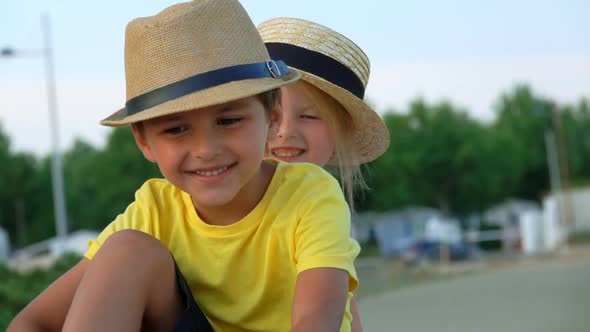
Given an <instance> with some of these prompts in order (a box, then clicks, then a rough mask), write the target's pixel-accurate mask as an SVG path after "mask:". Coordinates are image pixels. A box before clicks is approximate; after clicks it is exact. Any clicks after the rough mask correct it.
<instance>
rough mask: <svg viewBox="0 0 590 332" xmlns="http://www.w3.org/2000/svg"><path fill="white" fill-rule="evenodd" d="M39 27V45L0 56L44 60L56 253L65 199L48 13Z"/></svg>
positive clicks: (9, 50) (60, 240) (61, 234)
mask: <svg viewBox="0 0 590 332" xmlns="http://www.w3.org/2000/svg"><path fill="white" fill-rule="evenodd" d="M41 27H42V29H43V44H44V45H43V48H42V49H40V50H31V52H26V51H23V52H21V51H19V50H17V49H14V48H9V47H6V48H4V49H2V50H1V51H0V56H4V57H15V56H21V55H22V56H26V55H41V56H42V57H43V58H44V60H45V77H46V84H47V102H48V103H47V108H48V111H49V129H50V133H51V179H52V185H53V207H54V217H55V231H56V233H57V240H58V246H57V248H56V250H57V251H58V254H61V253H62V251H63V243H64V241H65V238H66V235H67V232H68V227H67V225H68V223H67V215H66V202H65V198H64V180H63V169H62V158H61V153H60V145H59V123H58V120H57V93H56V88H55V70H54V62H53V48H52V46H51V30H50V24H49V17H48V16H47V15H43V16H42V17H41Z"/></svg>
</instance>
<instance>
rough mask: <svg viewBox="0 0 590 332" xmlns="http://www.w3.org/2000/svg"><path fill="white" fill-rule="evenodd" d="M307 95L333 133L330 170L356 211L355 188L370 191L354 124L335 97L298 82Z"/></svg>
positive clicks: (303, 82)
mask: <svg viewBox="0 0 590 332" xmlns="http://www.w3.org/2000/svg"><path fill="white" fill-rule="evenodd" d="M295 84H301V85H302V86H303V88H304V90H305V92H306V93H307V94H308V95H309V96H310V97H311V99H312V100H313V102H314V103H315V106H316V107H317V108H318V110H319V111H320V115H321V117H322V119H323V120H324V121H325V123H326V124H327V125H328V129H329V130H330V133H331V134H332V139H333V141H334V155H333V156H332V158H331V160H330V161H329V163H328V168H331V169H334V170H335V171H336V172H337V173H338V176H339V177H340V182H341V185H342V191H343V192H344V195H345V196H346V200H347V201H348V204H349V206H350V209H351V211H354V189H355V187H358V188H359V189H367V188H368V187H367V184H366V182H365V179H364V178H363V174H362V171H361V165H360V163H359V162H358V161H357V160H356V155H357V153H356V151H354V144H353V142H352V137H353V136H352V135H351V133H352V132H353V130H354V129H355V128H354V123H353V121H352V118H351V116H350V114H348V112H347V111H346V110H345V109H344V107H342V105H340V103H338V102H337V101H336V100H335V99H334V98H332V97H330V96H329V95H328V94H326V93H325V92H323V91H321V90H320V89H318V88H316V87H315V86H313V85H312V84H309V83H307V82H305V81H299V82H297V83H295Z"/></svg>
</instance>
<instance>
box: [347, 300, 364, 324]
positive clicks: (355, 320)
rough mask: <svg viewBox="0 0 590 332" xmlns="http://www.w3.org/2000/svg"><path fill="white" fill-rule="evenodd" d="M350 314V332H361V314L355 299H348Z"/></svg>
mask: <svg viewBox="0 0 590 332" xmlns="http://www.w3.org/2000/svg"><path fill="white" fill-rule="evenodd" d="M350 313H351V314H352V329H351V332H363V324H362V322H361V313H360V312H359V307H358V304H357V303H356V297H355V296H353V297H352V298H351V299H350Z"/></svg>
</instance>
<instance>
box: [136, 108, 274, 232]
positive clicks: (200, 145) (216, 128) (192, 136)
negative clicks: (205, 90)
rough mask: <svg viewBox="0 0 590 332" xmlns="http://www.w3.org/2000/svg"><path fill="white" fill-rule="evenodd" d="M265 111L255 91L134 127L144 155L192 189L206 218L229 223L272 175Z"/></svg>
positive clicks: (254, 200)
mask: <svg viewBox="0 0 590 332" xmlns="http://www.w3.org/2000/svg"><path fill="white" fill-rule="evenodd" d="M266 114H267V113H266V110H265V109H264V106H263V105H262V103H261V102H260V100H259V99H258V98H257V97H248V98H244V99H239V100H236V101H233V102H229V103H225V104H221V105H216V106H211V107H206V108H203V109H197V110H193V111H187V112H183V113H176V114H173V115H168V116H162V117H159V118H156V119H152V120H147V121H144V122H142V124H141V125H140V126H133V133H134V136H135V139H136V141H137V144H138V146H139V147H140V149H141V150H142V152H143V154H144V156H145V157H146V158H147V159H148V160H150V161H153V162H156V163H157V164H158V167H159V168H160V171H161V172H162V174H163V175H164V176H165V177H166V179H168V181H170V182H171V183H172V184H174V185H175V186H177V187H178V188H180V189H182V190H183V191H185V192H187V193H189V194H190V195H191V197H192V200H193V204H194V206H195V208H196V210H197V212H198V213H199V216H200V217H201V218H202V219H203V220H204V221H205V222H208V223H212V224H228V223H232V222H236V221H238V220H240V219H241V218H242V217H244V216H245V215H246V214H247V212H249V210H250V209H251V208H253V207H254V206H255V205H256V203H258V201H259V200H260V198H261V197H262V195H263V194H264V192H265V190H266V186H265V185H264V184H267V183H268V182H270V177H272V174H270V177H269V173H268V172H263V171H262V167H261V161H262V159H263V157H264V148H265V142H266V138H267V132H268V128H269V119H268V116H267V115H266ZM228 207H231V208H228ZM228 211H231V212H233V211H238V212H234V213H233V214H231V212H228Z"/></svg>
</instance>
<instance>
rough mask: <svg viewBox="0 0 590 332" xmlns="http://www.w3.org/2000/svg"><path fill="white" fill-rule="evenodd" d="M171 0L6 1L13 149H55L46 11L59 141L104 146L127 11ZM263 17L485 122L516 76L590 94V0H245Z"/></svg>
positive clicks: (6, 98) (118, 99)
mask: <svg viewBox="0 0 590 332" xmlns="http://www.w3.org/2000/svg"><path fill="white" fill-rule="evenodd" d="M176 2H177V1H166V0H149V1H146V0H142V1H140V0H123V1H113V0H102V1H73V0H45V1H42V0H36V1H35V0H18V1H16V0H2V2H0V48H2V47H6V46H9V47H12V48H14V49H17V50H20V51H21V52H22V54H23V56H20V57H13V58H0V124H1V126H2V131H3V132H5V133H7V134H8V135H9V137H10V139H11V142H12V148H13V150H14V151H20V152H31V153H35V154H37V155H45V154H47V153H49V151H50V149H51V144H50V142H51V140H50V130H49V125H48V123H49V120H48V108H47V105H48V103H47V92H46V80H45V66H44V61H43V60H44V59H43V57H42V56H39V54H38V53H35V51H36V50H37V51H38V50H39V49H40V48H42V47H43V29H42V27H41V23H40V17H41V15H43V14H45V15H48V17H49V20H50V35H51V38H52V46H53V49H54V57H55V73H56V80H57V86H56V87H57V105H58V108H57V111H58V123H59V140H60V142H59V147H60V149H61V150H67V149H69V148H71V145H72V143H73V141H74V139H75V138H76V137H79V138H82V139H84V140H85V141H88V142H90V143H91V144H94V145H95V146H97V147H100V146H102V144H104V142H105V138H106V136H107V135H108V132H109V129H108V128H105V127H101V126H100V125H99V124H98V121H99V120H100V119H102V118H104V117H106V116H108V115H110V114H111V113H113V112H114V111H116V110H118V109H120V108H121V107H122V106H123V105H124V103H125V77H124V67H123V44H124V31H125V26H126V24H127V22H128V21H130V20H132V19H133V18H136V17H139V16H148V15H153V14H155V13H157V12H158V11H160V10H161V9H163V8H165V7H167V6H169V5H171V4H174V3H176ZM242 4H243V6H244V7H245V8H246V10H247V11H248V13H249V14H250V16H251V18H252V20H253V21H254V23H255V24H259V23H261V22H262V21H264V20H266V19H269V18H272V17H276V16H290V17H299V18H304V19H308V20H312V21H315V22H318V23H320V24H323V25H326V26H328V27H330V28H332V29H334V30H336V31H338V32H340V33H342V34H344V35H346V36H347V37H349V38H350V39H352V40H353V41H355V42H356V43H357V44H358V45H359V46H360V47H361V48H362V49H363V50H364V51H365V53H366V54H367V55H368V57H369V59H370V60H371V75H370V78H369V84H368V87H367V92H366V96H367V99H368V100H370V102H371V103H372V104H373V105H374V106H375V109H376V110H377V111H378V112H380V113H383V112H384V111H386V110H392V109H393V110H397V111H404V110H406V109H407V107H408V104H409V103H410V101H411V100H413V99H415V98H417V97H423V98H424V99H425V100H426V101H427V102H430V103H435V102H440V101H443V100H446V101H450V102H452V103H453V104H454V105H456V106H458V107H460V108H462V109H464V110H465V111H467V112H469V113H470V114H471V116H472V117H474V118H476V119H479V120H481V121H484V122H485V121H491V120H493V118H494V114H495V111H494V105H495V103H496V101H497V99H498V97H499V96H500V95H501V94H502V93H506V92H508V91H510V90H511V89H512V88H513V87H514V85H515V84H517V83H527V84H529V85H530V86H531V87H532V89H533V91H534V92H535V93H537V94H539V95H542V96H546V97H549V98H552V99H554V100H557V101H558V102H561V103H576V102H578V101H579V100H580V99H581V98H582V97H585V98H587V99H590V42H589V41H590V1H582V0H577V1H576V0H561V1H544V0H536V1H533V0H520V1H518V0H495V1H494V0H487V1H486V0H471V1H467V0H448V1H425V0H415V1H403V2H402V1H385V0H364V1H332V0H322V1H320V0H297V1H270V0H243V1H242Z"/></svg>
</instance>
